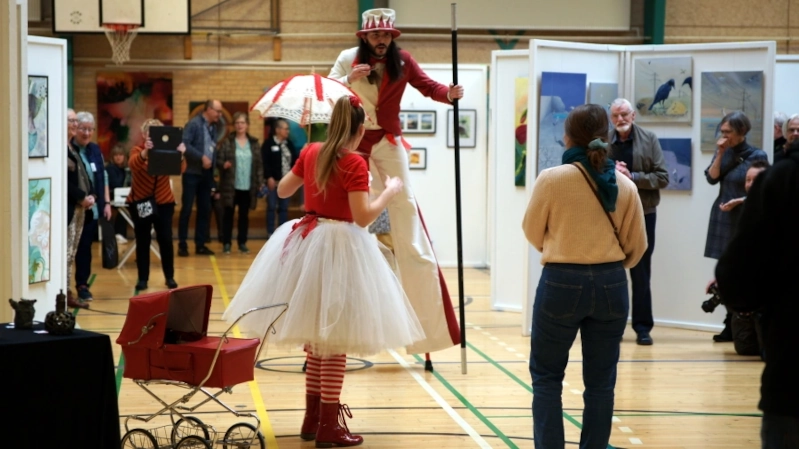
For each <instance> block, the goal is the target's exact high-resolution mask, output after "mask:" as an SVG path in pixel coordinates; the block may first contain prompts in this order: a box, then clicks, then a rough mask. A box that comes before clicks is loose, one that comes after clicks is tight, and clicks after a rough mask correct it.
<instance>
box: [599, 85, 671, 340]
mask: <svg viewBox="0 0 799 449" xmlns="http://www.w3.org/2000/svg"><path fill="white" fill-rule="evenodd" d="M610 121H611V122H612V123H613V127H614V129H613V131H611V133H610V136H609V138H608V140H609V141H610V142H611V146H610V157H611V158H613V159H614V160H615V161H616V170H618V171H620V172H621V173H622V174H624V175H625V176H627V177H628V178H630V179H631V180H632V181H633V182H634V183H635V185H636V186H637V187H638V196H639V198H640V199H641V205H642V206H643V207H644V219H645V221H646V239H647V241H648V243H649V246H648V248H647V250H646V252H645V253H644V256H643V257H642V258H641V260H640V261H639V262H638V264H637V265H636V266H634V267H633V268H630V279H631V280H632V284H633V301H632V302H633V304H632V310H633V313H632V315H633V330H634V331H635V333H636V340H635V341H636V343H638V344H639V345H651V344H652V343H653V340H652V336H651V335H649V333H650V332H651V331H652V327H653V326H654V319H653V317H652V290H651V288H650V285H649V284H650V279H651V277H652V252H653V251H654V250H655V222H656V219H657V211H656V208H657V206H658V204H660V189H662V188H664V187H666V186H667V185H669V172H668V170H667V169H666V160H665V159H664V158H663V150H662V149H661V148H660V142H659V141H658V138H657V136H656V135H655V134H654V133H652V132H651V131H647V130H645V129H643V128H641V127H640V126H638V125H636V124H635V109H633V107H632V105H631V104H630V102H629V101H628V100H626V99H624V98H617V99H616V100H614V101H613V103H611V105H610Z"/></svg>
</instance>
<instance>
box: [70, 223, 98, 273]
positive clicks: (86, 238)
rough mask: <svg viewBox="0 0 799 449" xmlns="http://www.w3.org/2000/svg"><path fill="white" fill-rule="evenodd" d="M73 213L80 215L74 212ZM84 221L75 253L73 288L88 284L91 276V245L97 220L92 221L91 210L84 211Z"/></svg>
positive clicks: (95, 231) (94, 238)
mask: <svg viewBox="0 0 799 449" xmlns="http://www.w3.org/2000/svg"><path fill="white" fill-rule="evenodd" d="M75 213H80V212H78V211H76V212H75ZM85 213H86V219H85V220H84V221H83V233H82V234H81V235H80V241H79V242H78V249H77V251H75V286H76V287H80V286H82V285H88V284H89V276H90V275H91V274H92V243H94V241H95V240H96V239H97V220H95V219H94V214H92V210H91V209H87V210H86V212H85Z"/></svg>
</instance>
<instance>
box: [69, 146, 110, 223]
mask: <svg viewBox="0 0 799 449" xmlns="http://www.w3.org/2000/svg"><path fill="white" fill-rule="evenodd" d="M72 146H73V147H75V148H79V147H78V144H77V143H76V142H75V140H74V139H73V140H72ZM77 152H78V154H80V149H78V151H77ZM85 152H86V158H87V159H88V160H89V162H91V163H93V164H94V171H93V172H91V173H87V174H88V175H89V176H90V177H91V178H92V181H93V183H92V187H91V190H90V191H89V192H88V193H89V194H90V195H94V196H95V199H94V204H96V205H97V211H98V213H99V214H100V216H102V215H103V209H104V208H105V161H104V160H103V153H102V152H101V151H100V146H99V145H97V144H96V143H94V142H89V145H87V146H86V149H85ZM80 162H81V163H82V162H83V161H80ZM87 211H88V210H87Z"/></svg>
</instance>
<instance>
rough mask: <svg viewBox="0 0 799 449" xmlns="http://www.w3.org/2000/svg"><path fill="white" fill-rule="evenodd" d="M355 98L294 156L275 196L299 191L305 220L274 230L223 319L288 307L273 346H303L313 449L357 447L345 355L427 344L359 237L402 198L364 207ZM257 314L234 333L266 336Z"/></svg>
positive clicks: (392, 281) (307, 429)
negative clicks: (322, 135) (345, 391)
mask: <svg viewBox="0 0 799 449" xmlns="http://www.w3.org/2000/svg"><path fill="white" fill-rule="evenodd" d="M364 117H365V113H364V110H363V108H362V107H361V103H360V100H359V99H358V97H343V98H341V99H339V100H338V101H337V102H336V104H335V107H334V108H333V116H332V119H331V121H330V126H329V128H328V139H327V141H326V142H324V143H323V144H318V143H317V144H312V145H310V146H308V147H307V148H306V149H305V150H303V151H302V153H300V158H299V159H298V160H297V163H296V164H295V165H294V168H292V170H291V172H289V174H287V175H286V176H284V177H283V178H282V179H281V180H280V183H279V184H278V187H277V193H278V196H280V197H281V198H288V197H289V196H291V195H292V194H294V192H296V191H297V190H298V189H299V188H300V187H301V186H303V185H304V186H305V210H306V211H307V215H305V217H303V218H302V219H299V220H292V221H289V222H286V223H285V224H284V225H282V226H280V227H279V228H278V229H277V230H275V233H274V234H273V235H272V237H271V238H270V239H269V241H268V242H267V243H266V245H265V246H264V247H263V248H262V249H261V251H260V253H259V254H258V256H257V257H256V258H255V260H254V261H253V263H252V266H251V267H250V270H249V272H248V273H247V275H246V276H245V277H244V280H243V281H242V284H241V287H239V290H238V292H237V293H236V296H235V298H234V299H233V301H232V302H231V304H230V306H229V307H228V309H227V310H226V311H225V314H224V316H223V318H224V319H226V320H227V321H228V322H232V321H234V320H235V319H236V318H237V317H238V316H240V315H241V314H242V313H244V312H245V311H247V310H249V309H250V308H252V307H258V306H263V305H270V304H277V303H282V302H287V301H288V303H289V308H288V311H287V312H286V316H285V317H284V318H283V319H282V320H281V321H280V322H278V325H277V329H276V331H277V333H276V337H275V341H277V343H278V344H279V345H281V346H286V345H288V346H291V347H304V349H305V352H306V362H307V369H306V372H305V389H306V395H305V399H306V408H305V418H304V421H303V423H302V430H301V432H300V437H301V438H302V439H304V440H313V439H315V440H316V447H333V446H356V445H359V444H361V443H363V438H362V437H361V436H359V435H353V434H351V433H350V432H349V429H348V428H347V425H346V423H345V420H344V416H345V415H346V416H348V417H350V418H351V417H352V414H351V413H350V411H349V408H348V407H347V406H346V405H342V404H341V403H340V401H339V395H340V393H341V387H342V383H343V381H344V368H345V366H346V354H354V355H358V356H369V355H373V354H376V353H378V352H380V351H382V350H385V349H390V348H396V347H400V346H407V345H410V344H412V343H414V342H416V341H419V340H422V339H423V338H424V331H422V327H421V325H420V324H419V320H418V319H417V317H416V314H415V313H414V311H413V308H412V307H411V305H410V303H409V302H408V298H407V297H406V296H405V293H404V291H403V289H402V286H401V285H400V283H399V280H398V279H397V278H396V276H395V275H394V272H393V271H392V270H391V268H390V267H389V265H388V263H387V262H386V259H385V258H384V257H383V255H382V253H381V252H380V250H379V249H378V245H377V242H376V241H375V238H374V236H373V235H371V234H369V232H368V231H367V230H366V229H365V226H367V225H368V224H369V223H371V222H372V221H374V220H375V218H377V216H378V215H380V212H381V211H382V210H383V209H385V207H386V206H387V205H388V203H389V201H391V199H392V198H393V197H394V196H395V195H396V194H397V193H399V192H400V191H401V190H402V181H401V180H400V179H399V178H388V177H387V178H386V179H385V185H386V189H385V190H384V191H383V192H382V193H381V194H380V196H379V197H377V198H376V199H374V200H371V201H370V199H369V169H368V167H367V165H366V160H365V159H364V158H363V157H362V156H361V155H359V154H358V153H356V152H355V151H354V149H356V148H358V144H359V142H360V141H361V138H362V137H363V134H364V130H365V129H364V126H363V122H364ZM265 318H266V317H263V316H260V317H259V316H258V314H257V313H254V314H250V315H248V316H246V317H244V318H243V319H242V320H241V321H240V322H239V326H240V327H241V328H242V329H244V330H245V331H248V332H253V333H256V334H258V335H263V333H264V331H265V330H266V327H267V326H268V325H269V323H270V322H271V320H268V319H265Z"/></svg>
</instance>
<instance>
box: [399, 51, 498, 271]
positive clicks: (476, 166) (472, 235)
mask: <svg viewBox="0 0 799 449" xmlns="http://www.w3.org/2000/svg"><path fill="white" fill-rule="evenodd" d="M420 66H421V68H422V69H423V70H424V71H425V73H427V75H428V76H429V77H430V78H432V79H433V80H435V81H438V82H440V83H443V84H446V85H449V84H450V83H451V82H452V66H451V65H447V64H420ZM458 84H460V85H462V86H463V88H464V92H465V93H464V98H463V99H461V100H460V102H459V104H458V107H459V109H460V110H461V111H463V110H466V109H474V110H476V111H477V119H476V143H477V145H476V147H475V148H461V149H460V176H461V213H462V217H461V218H462V230H463V253H462V254H463V265H464V266H465V267H485V266H486V265H487V263H488V248H487V244H488V238H487V232H488V231H487V223H488V218H487V217H486V213H485V211H486V203H487V188H486V182H487V179H486V178H487V169H486V160H487V154H488V151H487V143H488V138H487V130H488V123H487V121H488V117H487V105H486V101H487V96H488V92H487V85H488V72H487V67H486V66H484V65H477V64H461V65H459V66H458ZM401 109H402V110H403V111H406V110H424V111H435V112H436V133H435V134H408V133H406V134H404V135H403V137H404V138H405V140H407V141H408V142H409V143H410V144H411V146H413V147H414V148H426V149H427V161H426V162H427V168H426V169H425V170H411V171H410V181H411V187H412V188H413V192H414V194H415V195H416V200H417V202H418V203H419V207H420V208H421V210H422V217H423V218H424V221H425V224H426V225H427V231H428V233H429V234H430V239H431V240H432V242H433V250H434V251H435V254H436V257H437V258H438V262H439V265H440V266H442V267H456V266H457V264H458V250H457V233H456V229H457V227H456V226H457V225H456V208H455V151H454V150H453V149H452V148H447V131H448V129H447V114H448V111H449V110H452V106H451V105H447V104H444V103H438V102H436V101H433V100H431V99H430V98H427V97H425V96H423V95H422V94H421V93H419V91H417V90H416V89H414V88H413V87H412V86H408V88H407V89H405V94H404V95H403V96H402V101H401ZM461 142H462V141H461Z"/></svg>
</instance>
